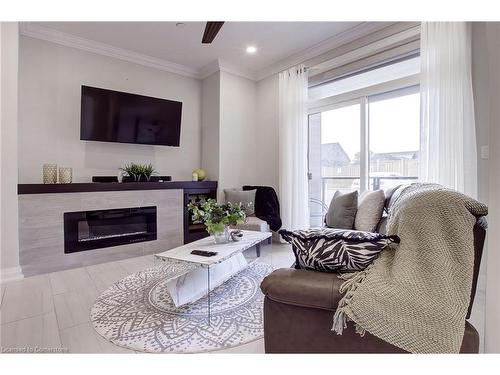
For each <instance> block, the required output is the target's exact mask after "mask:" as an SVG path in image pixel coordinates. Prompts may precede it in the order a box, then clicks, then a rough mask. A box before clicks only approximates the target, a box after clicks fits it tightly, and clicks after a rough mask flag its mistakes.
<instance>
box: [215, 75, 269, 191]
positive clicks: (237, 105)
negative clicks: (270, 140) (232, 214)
mask: <svg viewBox="0 0 500 375" xmlns="http://www.w3.org/2000/svg"><path fill="white" fill-rule="evenodd" d="M256 122H257V87H256V83H255V82H254V81H251V80H249V79H247V78H243V77H240V76H236V75H233V74H230V73H227V72H220V130H219V131H220V140H219V150H220V161H219V165H220V166H219V193H221V192H222V190H223V189H225V188H235V187H236V188H241V186H242V185H245V184H255V183H256V182H257V174H256V172H257V163H256V155H257V154H259V153H260V151H261V147H260V145H257V142H256V141H257V128H256ZM219 196H221V195H219Z"/></svg>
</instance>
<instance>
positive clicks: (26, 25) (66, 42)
mask: <svg viewBox="0 0 500 375" xmlns="http://www.w3.org/2000/svg"><path fill="white" fill-rule="evenodd" d="M19 31H20V33H21V35H24V36H29V37H31V38H36V39H41V40H45V41H48V42H52V43H56V44H60V45H63V46H66V47H72V48H77V49H81V50H84V51H88V52H92V53H96V54H99V55H104V56H108V57H114V58H116V59H120V60H123V61H128V62H132V63H135V64H139V65H144V66H147V67H150V68H155V69H159V70H163V71H166V72H170V73H175V74H179V75H182V76H186V77H191V78H200V77H199V71H198V70H197V69H193V68H190V67H188V66H185V65H181V64H177V63H173V62H171V61H167V60H163V59H158V58H156V57H152V56H148V55H145V54H141V53H137V52H134V51H130V50H127V49H123V48H119V47H114V46H111V45H109V44H105V43H100V42H96V41H93V40H89V39H85V38H80V37H77V36H74V35H71V34H67V33H63V32H60V31H56V30H53V29H50V28H48V27H44V26H40V25H36V24H33V23H30V22H21V23H20V30H19Z"/></svg>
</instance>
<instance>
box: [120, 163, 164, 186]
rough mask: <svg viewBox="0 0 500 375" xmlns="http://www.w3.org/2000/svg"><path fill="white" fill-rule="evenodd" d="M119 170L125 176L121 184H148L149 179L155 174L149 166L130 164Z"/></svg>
mask: <svg viewBox="0 0 500 375" xmlns="http://www.w3.org/2000/svg"><path fill="white" fill-rule="evenodd" d="M120 170H121V171H122V173H124V174H125V176H124V178H123V182H130V181H133V182H141V181H142V182H144V181H147V182H150V180H151V177H152V176H153V175H155V174H156V173H157V172H156V170H155V169H154V168H153V166H152V165H151V164H137V163H130V164H125V166H124V167H123V168H120Z"/></svg>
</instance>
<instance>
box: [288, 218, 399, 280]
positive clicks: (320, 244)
mask: <svg viewBox="0 0 500 375" xmlns="http://www.w3.org/2000/svg"><path fill="white" fill-rule="evenodd" d="M279 234H281V236H282V237H283V239H284V240H285V241H287V242H289V243H291V244H292V250H293V252H294V254H295V259H296V265H295V266H296V268H301V269H308V270H316V271H322V272H354V271H361V270H363V269H365V268H366V267H367V266H368V265H369V264H370V263H372V262H373V260H375V258H376V257H378V255H379V254H380V252H381V251H382V250H383V249H385V248H386V247H387V246H388V245H389V244H391V243H392V242H397V243H399V237H398V236H387V235H384V234H380V233H371V232H362V231H353V230H342V229H330V228H319V229H308V230H296V231H293V232H290V231H287V230H280V231H279Z"/></svg>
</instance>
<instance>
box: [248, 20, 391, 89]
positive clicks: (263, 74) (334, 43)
mask: <svg viewBox="0 0 500 375" xmlns="http://www.w3.org/2000/svg"><path fill="white" fill-rule="evenodd" d="M391 24H392V23H387V22H363V23H360V24H359V25H356V26H354V27H351V28H350V29H348V30H346V31H343V32H342V33H340V34H337V35H335V36H333V37H331V38H328V39H325V40H323V41H322V42H319V43H318V44H315V45H314V46H312V47H309V48H306V49H304V50H302V51H300V52H297V53H295V54H293V55H290V56H288V57H287V58H285V59H283V60H280V61H278V62H276V63H274V64H272V65H270V66H269V67H267V68H265V69H262V70H260V71H259V72H258V74H257V79H258V80H261V79H264V78H267V77H269V76H270V75H272V74H276V73H279V72H282V71H283V70H286V69H288V68H290V67H292V66H295V65H297V64H301V63H304V62H306V61H307V60H310V59H312V58H314V57H317V56H320V55H322V54H324V53H326V52H329V51H331V50H333V49H335V48H337V47H340V46H341V45H344V44H346V43H349V42H352V41H353V40H355V39H358V38H361V37H363V36H365V35H367V34H370V33H373V32H375V31H378V30H381V29H383V28H385V27H387V26H388V25H391Z"/></svg>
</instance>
